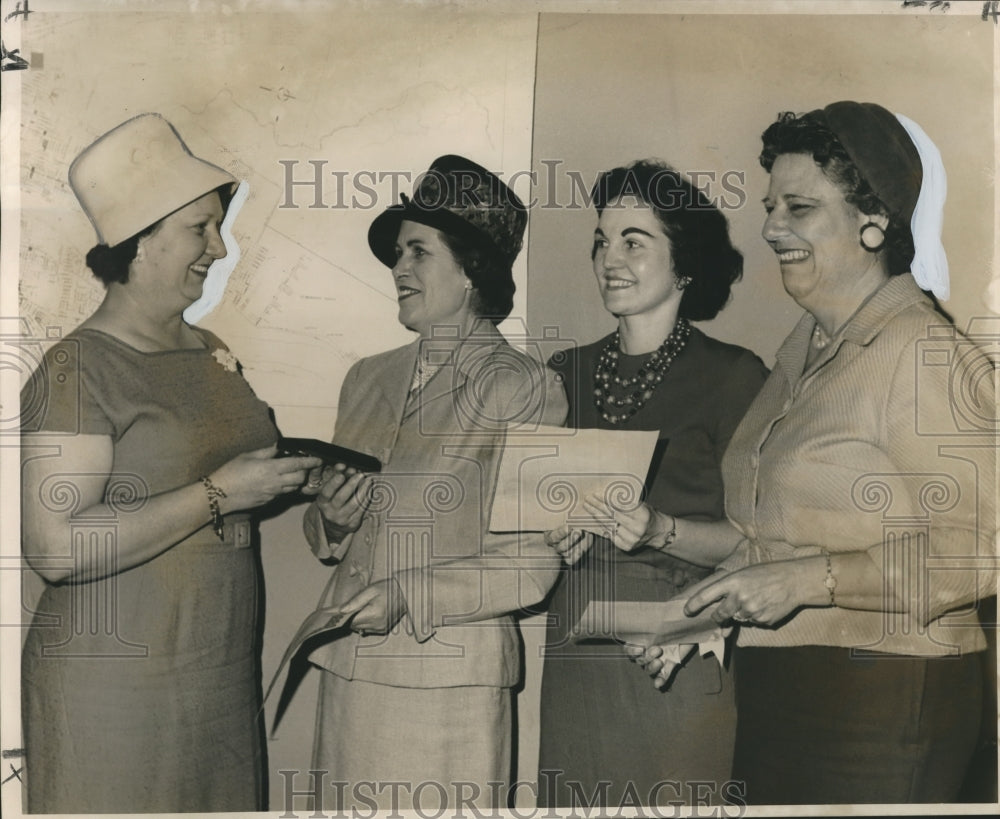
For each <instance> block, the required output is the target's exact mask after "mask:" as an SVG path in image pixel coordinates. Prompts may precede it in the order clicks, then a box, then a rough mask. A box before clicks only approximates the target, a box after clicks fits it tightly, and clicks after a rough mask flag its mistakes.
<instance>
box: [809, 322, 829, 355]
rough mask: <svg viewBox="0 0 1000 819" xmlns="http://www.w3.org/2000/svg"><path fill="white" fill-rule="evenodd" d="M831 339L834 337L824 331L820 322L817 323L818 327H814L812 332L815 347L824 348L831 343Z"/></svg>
mask: <svg viewBox="0 0 1000 819" xmlns="http://www.w3.org/2000/svg"><path fill="white" fill-rule="evenodd" d="M831 340H832V339H831V338H830V336H828V335H827V334H826V333H824V332H823V328H822V327H820V326H819V324H817V325H816V327H815V328H814V329H813V334H812V345H813V347H815V348H816V349H817V350H822V349H824V348H825V347H826V346H827V345H828V344H829V343H830V341H831Z"/></svg>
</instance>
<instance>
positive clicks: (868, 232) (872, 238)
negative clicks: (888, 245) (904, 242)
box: [858, 221, 885, 253]
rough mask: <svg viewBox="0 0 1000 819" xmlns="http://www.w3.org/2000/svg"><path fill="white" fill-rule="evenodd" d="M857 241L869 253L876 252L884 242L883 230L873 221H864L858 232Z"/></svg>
mask: <svg viewBox="0 0 1000 819" xmlns="http://www.w3.org/2000/svg"><path fill="white" fill-rule="evenodd" d="M858 241H859V242H860V243H861V247H863V248H864V249H865V250H867V251H868V252H869V253H876V252H878V251H879V250H881V249H882V245H884V244H885V231H884V230H882V228H881V227H880V226H879V225H877V224H875V223H874V222H871V221H869V222H865V223H864V224H863V225H862V226H861V231H860V233H859V234H858Z"/></svg>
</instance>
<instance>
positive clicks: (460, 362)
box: [380, 319, 507, 412]
mask: <svg viewBox="0 0 1000 819" xmlns="http://www.w3.org/2000/svg"><path fill="white" fill-rule="evenodd" d="M505 346H507V340H506V339H505V338H504V337H503V335H502V334H501V333H500V331H499V330H497V328H496V326H494V324H493V322H491V321H489V320H487V319H479V320H478V321H476V322H475V324H474V325H473V326H472V329H471V330H470V332H469V334H468V335H466V336H459V335H458V334H457V333H456V334H454V335H449V334H448V331H447V330H441V331H439V332H437V333H435V334H434V335H432V336H431V337H430V338H418V339H416V340H415V341H414V342H412V343H411V344H408V345H406V346H405V347H401V348H399V353H400V358H399V368H398V369H397V368H395V367H393V368H390V369H387V370H386V372H385V377H384V378H383V379H382V383H381V384H380V387H381V389H382V392H383V393H384V394H385V395H386V396H387V397H388V398H389V399H390V400H391V401H392V403H393V404H394V405H396V406H398V407H399V409H400V411H401V412H402V410H403V408H404V407H405V405H406V399H407V396H408V395H409V391H410V381H411V378H410V376H409V375H407V377H406V378H404V379H400V378H399V375H400V373H401V372H406V373H408V374H412V373H413V370H414V368H415V367H416V365H417V356H418V355H420V354H423V355H426V356H427V357H428V358H429V359H430V361H431V362H432V363H433V364H436V365H440V366H439V367H438V369H437V371H436V372H435V373H434V374H433V375H432V376H431V378H430V380H429V381H428V382H427V383H426V384H425V385H424V387H423V389H422V390H421V391H420V395H419V398H418V400H417V401H415V402H414V405H413V407H411V408H409V409H408V411H412V409H413V408H414V407H416V406H418V405H420V404H426V403H427V402H429V401H433V400H435V399H437V398H440V397H442V396H444V395H448V394H449V393H452V392H454V391H455V390H457V389H459V388H460V387H462V386H463V385H464V384H465V383H466V381H468V380H469V378H470V377H474V376H475V377H478V375H479V373H480V372H481V371H482V368H483V365H484V361H485V359H486V358H487V357H488V356H490V355H492V354H493V353H494V352H495V351H496V350H497V349H499V348H501V347H505Z"/></svg>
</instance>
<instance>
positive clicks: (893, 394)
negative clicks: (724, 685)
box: [640, 102, 997, 804]
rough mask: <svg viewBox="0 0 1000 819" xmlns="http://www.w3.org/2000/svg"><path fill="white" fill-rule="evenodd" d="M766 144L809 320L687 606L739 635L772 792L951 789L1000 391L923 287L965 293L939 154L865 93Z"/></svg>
mask: <svg viewBox="0 0 1000 819" xmlns="http://www.w3.org/2000/svg"><path fill="white" fill-rule="evenodd" d="M763 141H764V148H763V152H762V153H761V157H760V160H761V164H762V165H763V166H764V168H765V169H766V170H767V171H768V172H769V173H770V175H771V182H770V188H769V190H768V193H767V196H766V198H765V199H764V205H765V208H766V211H767V218H766V219H765V221H764V228H763V236H764V239H765V240H766V241H767V242H768V244H769V245H770V246H771V247H772V249H773V250H774V252H775V254H776V255H777V257H778V263H779V266H780V269H781V276H782V281H783V284H784V286H785V289H786V291H787V292H788V293H789V295H791V296H792V298H794V299H795V300H796V301H797V302H798V303H799V304H800V305H801V306H802V307H803V308H804V309H805V311H806V312H805V314H804V315H803V316H802V318H801V320H800V321H799V323H798V325H797V326H796V327H795V329H794V330H793V331H792V333H791V334H790V335H789V336H788V338H787V339H786V340H785V342H784V344H783V345H782V347H781V348H780V349H779V351H778V353H777V362H776V365H775V367H774V370H773V371H772V373H771V375H770V377H769V379H768V380H767V382H766V383H765V384H764V387H763V388H762V390H761V392H760V394H759V395H758V397H757V399H756V400H755V402H754V403H753V404H752V405H751V407H750V409H749V410H748V412H747V414H746V416H745V417H744V419H743V422H742V423H741V424H740V426H739V427H738V428H737V430H736V432H735V433H734V435H733V438H732V442H731V444H730V446H729V449H728V451H727V453H726V455H725V458H724V460H723V476H724V480H725V485H726V512H727V515H728V517H729V519H730V521H731V522H732V523H733V524H734V525H735V527H736V528H737V529H738V530H739V532H740V533H741V534H742V536H743V539H742V541H741V542H740V543H739V545H738V546H737V548H736V550H735V551H734V552H733V553H732V554H731V555H730V556H729V557H728V559H726V560H725V561H724V562H723V563H722V564H721V568H722V569H725V571H724V572H719V573H717V574H716V575H714V576H713V577H711V578H708V579H707V580H706V581H703V582H702V583H701V584H700V585H699V586H698V587H697V588H696V589H695V591H694V593H693V594H692V595H691V597H690V599H689V601H688V603H687V610H688V612H689V613H691V614H693V613H695V612H697V611H699V610H702V609H704V608H706V607H712V611H713V612H714V616H715V618H716V619H717V620H718V621H719V622H720V623H734V624H739V625H740V626H741V627H740V629H739V632H738V639H737V648H736V651H735V653H734V673H735V679H736V688H737V711H738V725H737V738H736V753H735V761H734V770H733V778H734V779H737V780H744V781H745V783H746V799H747V801H748V802H750V803H753V804H761V803H763V804H795V803H798V804H803V803H806V804H809V803H816V804H825V803H848V802H852V803H859V802H944V801H950V800H954V799H955V798H956V795H957V792H958V788H959V786H960V785H961V782H962V778H963V775H964V773H965V769H966V766H967V765H968V762H969V759H970V756H971V754H972V752H973V749H974V746H975V742H976V738H977V732H978V729H979V724H980V707H981V702H982V696H983V693H982V676H981V670H980V668H981V666H980V663H981V662H982V659H983V650H984V648H985V646H986V643H985V641H984V635H983V632H982V629H981V627H980V625H979V623H978V621H977V618H976V612H975V606H976V603H977V601H978V600H980V599H982V598H984V597H987V596H989V595H992V594H995V593H996V578H997V574H996V552H995V543H996V489H995V457H996V439H995V428H996V427H995V424H996V420H995V419H996V398H995V392H994V390H995V373H994V370H993V368H992V366H991V364H990V362H989V361H988V360H987V359H986V358H985V357H984V356H983V355H982V354H981V352H979V351H977V350H975V349H974V348H973V346H972V345H971V344H970V343H969V342H968V341H966V340H965V339H963V338H962V337H961V335H959V334H958V333H957V331H956V330H955V328H954V327H953V326H952V325H951V324H950V323H949V322H948V321H947V320H946V319H945V318H944V317H943V315H942V314H941V313H940V312H938V311H936V309H935V304H934V303H933V301H932V299H931V298H929V297H928V295H927V294H926V292H922V291H931V292H932V293H934V294H935V296H936V297H937V298H941V299H945V298H947V296H948V270H947V262H946V260H945V257H944V251H943V249H942V248H941V245H940V238H939V237H940V227H941V214H942V207H943V202H944V168H943V167H942V165H941V160H940V155H939V154H938V151H937V149H936V148H935V147H934V145H933V143H932V142H931V141H930V139H929V138H928V137H927V136H926V134H924V132H923V131H922V130H921V129H920V127H919V126H918V125H916V123H914V122H912V121H911V120H908V119H907V118H906V117H903V116H898V117H897V116H894V115H892V114H891V113H889V112H888V111H886V110H885V109H884V108H882V107H880V106H878V105H873V104H870V103H856V102H838V103H833V104H832V105H828V106H827V107H826V108H824V109H822V110H817V111H812V112H810V113H808V114H805V115H802V116H798V117H795V116H792V115H790V114H786V115H783V116H782V117H781V118H780V119H779V120H778V121H777V122H775V123H774V124H772V125H771V126H770V127H769V128H768V129H767V130H766V131H765V133H764V135H763ZM962 413H965V414H966V420H963V419H962V418H961V415H962ZM969 418H972V421H971V426H970V423H967V419H969ZM722 557H724V555H720V558H722ZM657 653H658V650H657V649H652V650H650V651H647V652H646V654H645V655H644V656H643V657H641V658H640V661H641V662H643V663H644V664H646V665H647V668H648V670H649V671H650V672H652V673H654V674H655V673H657V672H658V671H661V668H660V666H661V662H660V661H659V660H658V659H657V656H656V655H657ZM666 741H669V739H667V740H666Z"/></svg>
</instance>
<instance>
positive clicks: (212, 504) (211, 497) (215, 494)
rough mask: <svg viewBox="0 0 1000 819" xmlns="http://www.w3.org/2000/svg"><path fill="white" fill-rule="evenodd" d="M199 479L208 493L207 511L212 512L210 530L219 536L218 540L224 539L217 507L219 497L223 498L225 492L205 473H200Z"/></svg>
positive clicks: (220, 512) (220, 515) (224, 534)
mask: <svg viewBox="0 0 1000 819" xmlns="http://www.w3.org/2000/svg"><path fill="white" fill-rule="evenodd" d="M198 480H200V481H201V482H202V483H203V484H204V486H205V494H206V495H208V511H209V512H211V513H212V531H213V532H215V534H217V535H218V536H219V540H221V541H225V539H226V533H225V531H224V530H223V521H222V511H221V510H220V509H219V498H225V497H227V496H226V493H225V492H223V491H222V489H220V488H219V487H218V486H216V485H215V484H214V483H212V481H211V479H210V478H209V477H208V476H207V475H202V476H201V477H200V478H199V479H198Z"/></svg>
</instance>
